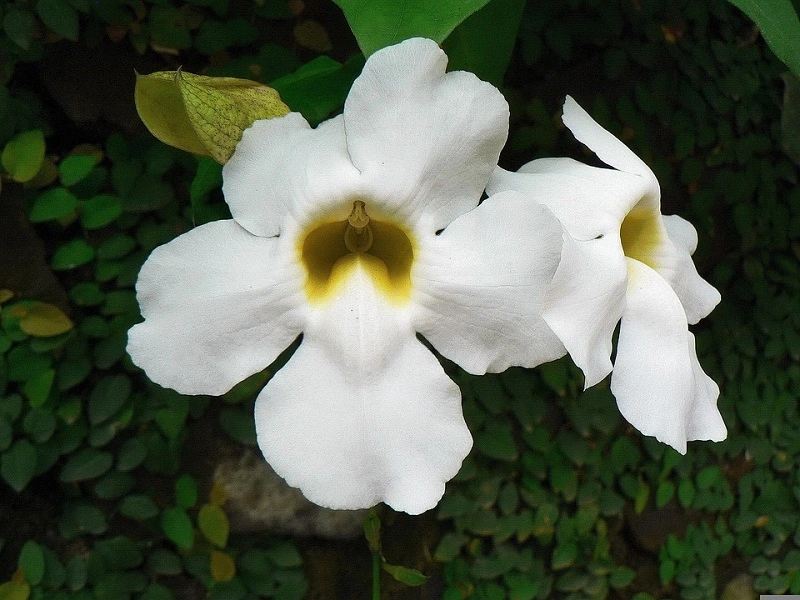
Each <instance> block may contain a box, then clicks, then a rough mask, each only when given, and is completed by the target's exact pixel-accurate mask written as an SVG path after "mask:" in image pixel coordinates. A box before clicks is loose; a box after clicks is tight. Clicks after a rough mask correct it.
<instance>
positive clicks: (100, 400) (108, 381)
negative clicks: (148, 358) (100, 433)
mask: <svg viewBox="0 0 800 600" xmlns="http://www.w3.org/2000/svg"><path fill="white" fill-rule="evenodd" d="M131 387H132V384H131V380H130V378H129V377H128V376H127V375H107V376H105V377H103V378H102V379H101V380H100V381H98V382H97V385H95V386H94V388H93V389H92V393H91V394H90V395H89V422H90V423H91V424H92V425H97V424H99V423H102V422H104V421H106V420H108V419H110V418H111V417H112V416H114V415H115V414H116V413H117V411H118V410H119V409H120V408H122V406H123V405H124V404H125V402H126V401H127V400H128V398H129V397H130V394H131Z"/></svg>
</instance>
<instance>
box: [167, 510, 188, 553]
mask: <svg viewBox="0 0 800 600" xmlns="http://www.w3.org/2000/svg"><path fill="white" fill-rule="evenodd" d="M161 528H162V529H163V530H164V533H165V534H167V537H168V538H169V539H170V540H172V542H173V543H174V544H175V545H176V546H178V547H179V548H183V549H184V550H189V549H191V547H192V546H193V545H194V527H193V526H192V521H191V519H190V518H189V515H187V514H186V511H185V510H183V509H182V508H180V507H173V508H168V509H166V510H165V511H164V512H162V513H161Z"/></svg>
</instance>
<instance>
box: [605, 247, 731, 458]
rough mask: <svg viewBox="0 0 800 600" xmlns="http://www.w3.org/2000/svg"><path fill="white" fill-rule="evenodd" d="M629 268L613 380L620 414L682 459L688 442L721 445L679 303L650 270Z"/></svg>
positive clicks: (632, 263) (638, 265)
mask: <svg viewBox="0 0 800 600" xmlns="http://www.w3.org/2000/svg"><path fill="white" fill-rule="evenodd" d="M627 262H628V292H627V295H626V298H625V310H624V312H623V315H622V324H621V327H620V333H619V340H618V343H617V356H616V359H615V361H614V372H613V374H612V376H611V391H612V393H613V394H614V396H615V397H616V399H617V405H618V406H619V409H620V412H621V413H622V415H623V416H624V417H625V419H627V420H628V422H629V423H631V425H633V426H634V427H636V428H637V429H638V430H639V431H641V432H642V433H644V434H645V435H653V436H655V437H656V438H657V439H658V440H660V441H662V442H664V443H666V444H669V445H670V446H672V447H673V448H675V449H676V450H677V451H678V452H680V453H682V454H684V453H686V442H687V441H689V440H693V439H711V440H719V439H723V438H724V437H725V429H724V424H723V425H722V428H721V429H720V424H721V423H722V419H721V417H719V418H717V416H716V415H714V414H713V413H714V412H717V413H718V411H717V408H716V404H715V403H714V402H713V401H710V397H711V396H714V399H716V398H715V395H714V393H713V392H714V390H713V389H712V388H711V386H710V384H709V382H708V381H707V380H706V379H705V378H703V377H698V374H699V373H702V371H701V370H699V364H698V365H697V366H696V365H695V362H694V361H696V356H695V354H694V352H693V350H694V343H693V339H692V338H690V333H689V330H688V324H687V321H686V314H685V313H684V311H683V307H682V306H681V303H680V300H679V299H678V297H677V296H676V295H675V293H674V291H673V290H672V288H671V287H670V286H669V284H668V283H667V282H666V281H665V280H664V279H663V278H662V277H661V276H660V275H659V274H658V273H656V272H655V271H654V270H653V269H651V268H650V267H648V266H646V265H644V264H643V263H640V262H638V261H636V260H633V259H627ZM693 357H694V358H693ZM720 436H721V437H720Z"/></svg>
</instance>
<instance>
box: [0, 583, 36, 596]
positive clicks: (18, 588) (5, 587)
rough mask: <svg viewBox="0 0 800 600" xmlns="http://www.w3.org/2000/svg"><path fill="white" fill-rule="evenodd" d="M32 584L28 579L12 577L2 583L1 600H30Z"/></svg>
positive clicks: (0, 587)
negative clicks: (19, 579) (21, 579)
mask: <svg viewBox="0 0 800 600" xmlns="http://www.w3.org/2000/svg"><path fill="white" fill-rule="evenodd" d="M30 595H31V586H30V584H29V583H28V582H27V581H18V580H16V579H12V580H11V581H6V582H5V583H3V584H1V585H0V600H28V598H29V597H30Z"/></svg>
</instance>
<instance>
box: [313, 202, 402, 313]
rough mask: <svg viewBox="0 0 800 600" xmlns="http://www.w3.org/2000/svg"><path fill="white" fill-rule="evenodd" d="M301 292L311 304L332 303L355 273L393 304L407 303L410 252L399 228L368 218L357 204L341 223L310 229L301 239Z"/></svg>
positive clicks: (364, 209) (364, 206)
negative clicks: (303, 275) (303, 281)
mask: <svg viewBox="0 0 800 600" xmlns="http://www.w3.org/2000/svg"><path fill="white" fill-rule="evenodd" d="M299 252H300V258H301V262H302V264H303V267H305V270H306V285H305V291H306V295H307V296H308V299H309V300H310V301H311V302H312V303H314V304H321V303H324V302H326V301H327V300H329V299H330V298H332V297H333V296H335V295H336V293H337V292H338V291H339V290H340V289H341V287H342V286H343V285H344V284H345V282H346V281H347V279H348V277H350V275H352V273H353V272H354V271H355V270H356V269H358V268H360V269H362V270H363V271H364V272H365V273H366V274H367V275H369V277H370V279H371V280H372V283H373V284H374V285H375V288H376V289H377V290H378V291H379V292H381V293H382V294H383V295H384V296H385V297H386V298H387V299H388V300H389V301H390V302H392V303H393V304H405V303H406V302H408V300H409V299H410V298H411V265H412V263H413V262H414V246H413V244H412V242H411V237H410V235H409V233H408V232H407V231H406V230H405V228H404V227H402V226H401V225H400V224H397V223H392V222H390V221H381V220H376V219H373V218H371V217H370V216H369V215H368V214H367V206H366V204H365V203H364V202H362V201H361V200H356V201H354V202H353V210H352V211H351V212H350V216H349V217H347V219H345V220H344V221H328V222H323V223H315V224H314V225H312V226H311V227H309V228H308V229H307V230H306V233H305V234H304V235H302V236H300V245H299Z"/></svg>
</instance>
